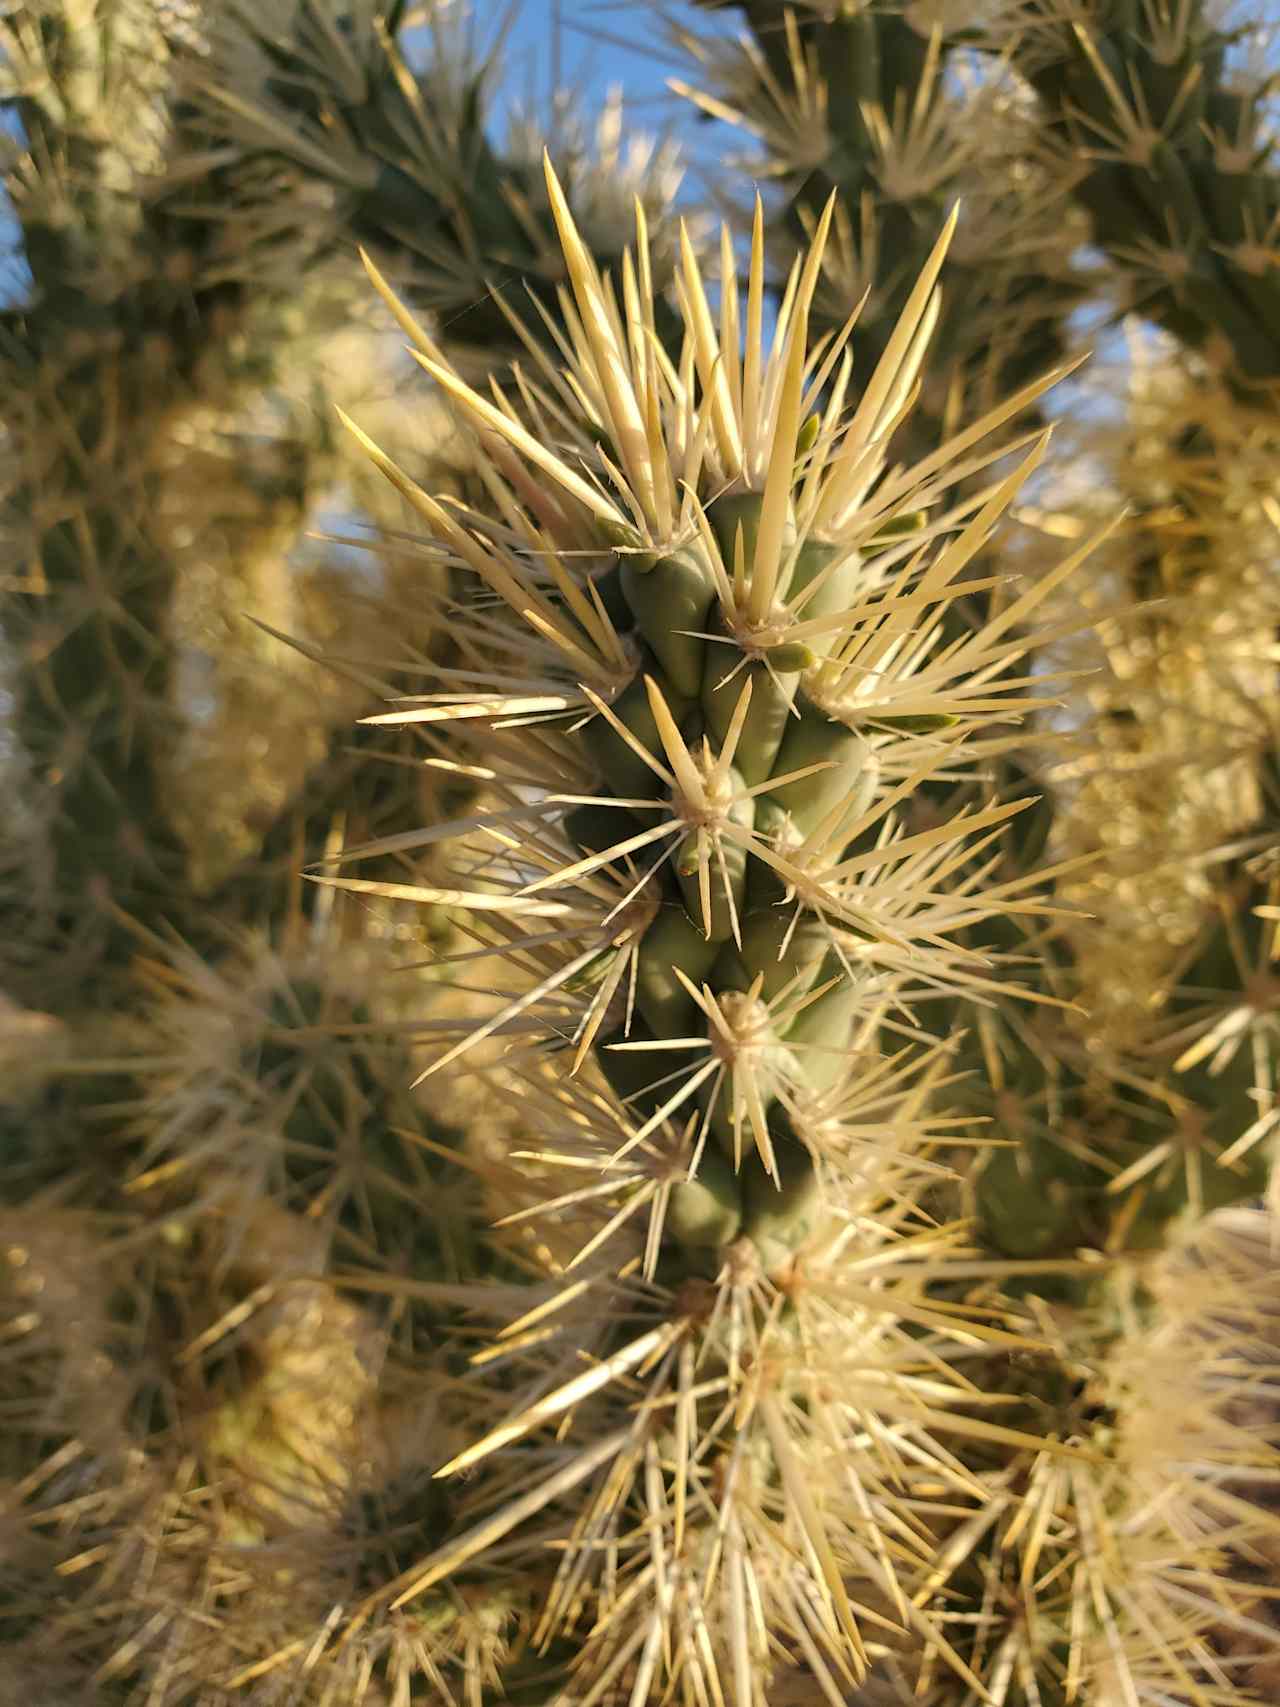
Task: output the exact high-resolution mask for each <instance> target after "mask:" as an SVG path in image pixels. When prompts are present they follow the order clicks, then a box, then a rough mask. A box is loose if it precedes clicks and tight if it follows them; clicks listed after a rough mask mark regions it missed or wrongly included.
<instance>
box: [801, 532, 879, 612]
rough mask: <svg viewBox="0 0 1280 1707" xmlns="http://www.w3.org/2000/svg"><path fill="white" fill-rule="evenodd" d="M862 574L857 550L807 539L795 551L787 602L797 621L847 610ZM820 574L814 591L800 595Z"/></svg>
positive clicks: (861, 561) (855, 595)
mask: <svg viewBox="0 0 1280 1707" xmlns="http://www.w3.org/2000/svg"><path fill="white" fill-rule="evenodd" d="M863 573H864V571H863V560H862V558H861V557H860V556H859V554H858V553H857V552H856V551H850V550H848V549H847V548H842V547H840V546H838V545H828V544H826V543H825V542H824V541H822V540H818V539H809V540H806V541H805V543H804V544H803V545H802V546H801V547H800V550H799V551H798V552H797V553H796V560H795V564H794V566H793V568H792V571H791V581H790V584H789V585H788V587H787V603H788V605H790V606H791V608H792V609H793V610H794V611H795V613H796V617H797V620H798V621H800V622H812V621H815V620H816V619H817V618H818V617H823V616H831V615H833V614H834V613H835V612H836V611H842V610H848V609H849V608H850V607H851V606H852V605H853V604H854V603H855V602H856V600H857V596H858V589H859V583H860V581H861V579H862V576H863ZM819 576H823V579H822V581H821V582H820V584H819V585H818V586H817V588H816V589H815V591H813V592H812V593H810V594H809V595H808V597H807V598H806V597H802V595H803V594H804V592H805V589H806V588H807V587H810V586H812V585H813V583H814V582H815V581H817V580H818V577H819Z"/></svg>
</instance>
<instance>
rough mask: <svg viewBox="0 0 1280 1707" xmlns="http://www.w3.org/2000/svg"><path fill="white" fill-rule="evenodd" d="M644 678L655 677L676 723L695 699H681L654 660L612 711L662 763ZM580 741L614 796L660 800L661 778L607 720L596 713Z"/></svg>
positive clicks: (583, 729)
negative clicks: (668, 684)
mask: <svg viewBox="0 0 1280 1707" xmlns="http://www.w3.org/2000/svg"><path fill="white" fill-rule="evenodd" d="M645 675H649V676H651V677H653V676H656V678H657V680H658V683H659V686H660V688H661V690H662V693H663V696H664V698H665V699H666V702H667V705H668V706H669V707H670V709H671V714H672V716H673V717H674V718H675V719H676V721H677V722H680V721H682V720H683V719H684V718H685V717H686V716H687V715H688V712H689V699H690V698H691V697H692V696H689V697H687V698H682V697H681V696H680V695H679V694H676V693H674V692H672V691H671V689H670V688H669V687H668V686H666V685H665V678H664V677H663V675H662V672H661V671H660V670H658V669H657V667H656V665H654V663H653V660H652V659H645V660H643V662H642V667H641V671H640V673H639V674H637V676H636V677H635V679H634V680H633V681H631V682H628V684H627V686H626V687H625V688H624V689H623V690H622V692H621V693H620V694H619V695H618V697H617V698H616V699H615V700H614V702H613V704H612V705H611V706H610V708H609V709H610V710H611V711H612V712H613V714H614V716H615V717H616V718H617V719H618V721H619V723H623V724H625V725H626V727H627V729H628V730H629V731H630V732H631V734H632V735H633V736H634V737H635V739H636V740H637V741H638V742H639V743H640V745H641V746H642V747H643V748H644V749H645V751H646V752H649V753H652V754H653V756H654V758H655V759H657V760H658V761H659V762H661V757H662V740H661V738H660V736H659V734H658V725H657V724H656V723H655V722H654V717H653V710H652V707H651V705H650V701H649V695H648V692H647V691H646V689H645V685H644V679H643V678H644V676H645ZM581 739H582V744H583V746H584V747H585V748H586V750H587V753H588V755H589V757H590V758H591V760H592V762H593V763H594V764H595V767H596V769H597V770H598V771H599V772H600V775H601V776H602V777H603V778H604V780H605V782H606V783H607V784H608V785H609V787H610V788H611V789H612V790H613V792H614V793H615V794H618V795H622V796H624V797H626V798H629V799H638V800H647V799H656V798H657V797H658V795H659V794H660V792H661V789H662V784H661V781H660V779H659V777H658V775H657V774H656V772H655V771H654V770H653V768H652V766H650V765H647V764H646V763H645V761H644V760H643V759H642V758H641V757H640V755H639V753H637V752H636V750H635V748H634V747H633V746H632V745H631V744H630V742H628V741H626V740H625V739H624V738H623V736H622V735H621V734H620V733H619V732H618V730H617V729H615V728H614V726H613V724H612V723H610V721H609V720H608V718H606V717H604V716H603V715H601V714H599V713H597V715H596V716H595V717H593V718H591V719H590V720H589V721H588V722H586V723H584V724H583V726H582V729H581ZM619 839H620V835H619V836H615V837H614V841H618V840H619Z"/></svg>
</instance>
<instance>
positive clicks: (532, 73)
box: [499, 0, 740, 172]
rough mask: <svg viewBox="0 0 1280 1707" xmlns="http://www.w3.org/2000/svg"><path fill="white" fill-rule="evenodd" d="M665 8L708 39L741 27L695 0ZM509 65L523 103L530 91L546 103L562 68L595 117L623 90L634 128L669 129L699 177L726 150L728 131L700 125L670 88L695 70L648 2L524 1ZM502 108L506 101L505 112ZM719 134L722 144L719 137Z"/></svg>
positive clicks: (508, 92)
mask: <svg viewBox="0 0 1280 1707" xmlns="http://www.w3.org/2000/svg"><path fill="white" fill-rule="evenodd" d="M665 9H666V11H667V12H668V13H669V14H670V15H672V16H673V17H676V18H678V19H679V20H680V21H682V22H684V23H687V24H689V25H691V26H692V27H695V28H696V29H697V30H698V31H699V32H700V33H704V34H705V33H712V32H720V33H723V32H726V31H729V30H736V29H737V28H739V27H740V19H739V15H738V13H737V12H736V10H735V11H728V12H725V13H714V12H708V11H707V10H706V9H705V8H704V7H701V6H696V5H691V4H688V3H687V0H685V3H679V0H675V3H668V4H667V5H666V8H665ZM557 36H558V40H559V53H558V55H557V54H556V52H555V50H554V45H553V44H554V43H555V42H556V40H557ZM504 61H505V78H504V85H503V94H504V95H505V96H508V97H511V98H514V99H517V100H519V99H521V98H522V97H523V96H525V95H527V94H529V93H535V94H538V95H541V96H542V98H543V99H544V100H545V98H546V95H547V92H548V91H549V90H550V88H551V87H552V86H553V67H556V66H557V65H558V72H559V77H560V81H561V83H562V84H563V85H564V86H566V87H567V88H569V89H571V90H572V91H573V92H574V94H576V95H579V96H580V98H581V100H582V102H583V105H584V107H585V108H586V110H587V111H588V112H590V111H593V110H595V109H597V108H598V107H599V106H600V104H601V102H602V101H603V100H604V97H605V95H606V94H607V93H608V91H609V90H610V89H611V88H612V87H615V86H621V88H622V91H623V94H624V96H625V99H626V106H627V110H628V111H629V112H630V114H631V122H632V125H633V126H634V127H635V128H636V129H638V130H644V131H655V130H657V131H667V130H669V131H670V132H671V133H672V134H674V135H675V136H677V137H678V138H679V139H680V141H681V143H682V144H683V145H684V147H685V149H686V151H687V153H688V155H689V157H690V166H691V167H692V168H694V169H695V172H696V168H697V166H698V165H699V164H710V163H711V162H712V161H713V160H714V159H715V158H716V157H717V156H718V154H719V152H720V148H721V147H722V145H723V136H724V134H725V133H724V130H723V128H722V127H721V126H719V125H707V124H703V123H700V122H699V121H698V120H697V118H696V116H695V113H694V111H693V109H692V107H691V106H690V104H689V103H688V102H687V101H685V100H682V99H680V98H679V97H677V96H675V95H673V94H672V93H671V92H670V90H668V89H667V87H666V79H667V78H668V77H670V76H679V75H684V76H685V77H689V75H690V67H689V65H688V63H687V61H686V60H685V59H684V57H683V56H682V55H680V54H679V53H678V52H677V51H676V50H674V49H672V47H671V46H670V45H669V44H668V43H667V42H666V41H665V40H664V38H663V33H662V31H661V29H660V28H659V26H658V25H657V24H656V23H655V22H654V13H653V8H652V6H651V5H650V4H649V3H648V0H585V3H584V0H518V6H517V11H516V16H515V20H514V22H513V24H512V26H511V31H510V34H509V35H508V37H507V49H506V53H505V55H504ZM501 104H502V100H501V97H500V100H499V109H500V110H501ZM717 135H718V137H719V138H720V139H721V140H720V141H719V142H717V141H715V140H713V138H715V137H716V136H717Z"/></svg>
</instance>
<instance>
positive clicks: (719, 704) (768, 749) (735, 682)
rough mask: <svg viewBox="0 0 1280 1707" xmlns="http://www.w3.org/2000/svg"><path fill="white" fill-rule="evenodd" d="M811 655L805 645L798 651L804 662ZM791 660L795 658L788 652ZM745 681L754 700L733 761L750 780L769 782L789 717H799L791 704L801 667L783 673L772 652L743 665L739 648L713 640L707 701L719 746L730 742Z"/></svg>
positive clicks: (710, 730)
mask: <svg viewBox="0 0 1280 1707" xmlns="http://www.w3.org/2000/svg"><path fill="white" fill-rule="evenodd" d="M776 651H778V652H786V653H788V654H791V653H793V649H792V648H789V647H788V648H783V647H778V648H776ZM806 655H807V648H800V649H799V650H798V651H794V661H795V662H797V663H802V662H803V661H804V657H805V656H806ZM785 661H786V662H791V661H793V660H792V658H791V657H788V658H787V659H786V660H785ZM744 681H750V683H751V703H750V705H749V706H748V707H747V715H746V718H745V720H744V722H743V725H742V731H741V734H740V735H739V737H738V744H737V746H736V747H735V748H734V750H733V762H734V764H735V765H736V767H737V769H738V770H739V771H740V772H741V774H742V777H743V780H744V781H745V782H747V783H757V782H763V781H764V780H765V778H766V777H767V776H768V775H769V774H770V772H771V771H772V770H773V768H774V760H775V759H776V758H777V756H778V748H779V747H780V746H781V744H782V738H783V736H784V734H785V733H786V728H787V723H788V720H789V719H790V718H791V717H792V716H793V712H792V709H791V708H792V705H793V703H794V701H795V696H796V690H797V688H798V686H799V683H800V676H799V673H798V671H796V670H792V671H790V672H787V673H782V672H781V667H780V665H779V664H777V663H776V662H775V660H774V657H773V655H772V654H771V655H770V657H769V661H768V663H767V664H765V663H759V664H757V663H752V664H748V665H747V667H746V669H745V670H743V669H742V668H740V667H739V659H738V657H737V656H736V655H735V651H734V650H733V649H731V648H730V647H729V646H721V645H717V644H716V643H715V642H714V641H712V642H710V643H709V644H708V646H707V648H706V666H705V669H704V671H703V677H702V699H701V704H702V711H703V715H704V717H705V719H706V728H707V733H708V735H709V736H710V737H711V739H712V740H713V741H714V742H715V743H716V745H717V746H720V745H722V744H723V742H724V738H725V734H726V732H727V731H728V728H729V724H730V721H731V719H732V717H733V713H734V710H735V708H736V706H737V703H738V696H739V694H740V693H741V692H742V685H743V682H744Z"/></svg>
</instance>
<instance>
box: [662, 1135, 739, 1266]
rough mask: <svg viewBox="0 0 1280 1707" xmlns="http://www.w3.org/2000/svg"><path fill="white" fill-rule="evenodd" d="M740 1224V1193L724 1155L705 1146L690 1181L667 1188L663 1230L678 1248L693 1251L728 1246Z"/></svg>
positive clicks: (735, 1235)
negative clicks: (695, 1171) (669, 1191)
mask: <svg viewBox="0 0 1280 1707" xmlns="http://www.w3.org/2000/svg"><path fill="white" fill-rule="evenodd" d="M741 1224H742V1191H741V1185H740V1181H739V1176H738V1174H737V1173H736V1172H735V1171H734V1167H733V1164H732V1162H730V1160H729V1158H728V1157H727V1156H724V1155H722V1154H721V1153H720V1152H719V1151H718V1150H715V1149H713V1148H712V1147H711V1146H710V1145H707V1146H706V1148H705V1149H704V1150H703V1152H702V1159H701V1161H700V1162H699V1163H698V1171H697V1173H696V1175H695V1176H694V1178H693V1179H691V1180H680V1181H678V1182H677V1183H676V1184H675V1185H674V1186H673V1187H672V1188H671V1197H670V1201H669V1202H668V1204H667V1218H666V1223H665V1230H666V1232H667V1233H668V1235H669V1236H670V1237H671V1238H672V1239H674V1240H675V1242H676V1243H677V1244H679V1245H686V1246H689V1247H691V1248H693V1249H695V1250H705V1249H711V1250H714V1249H717V1248H719V1247H720V1246H722V1245H728V1244H732V1242H733V1240H734V1239H736V1238H737V1236H738V1231H739V1228H740V1227H741Z"/></svg>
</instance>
